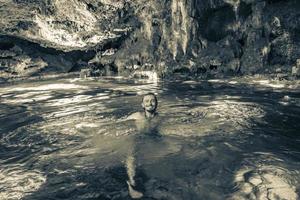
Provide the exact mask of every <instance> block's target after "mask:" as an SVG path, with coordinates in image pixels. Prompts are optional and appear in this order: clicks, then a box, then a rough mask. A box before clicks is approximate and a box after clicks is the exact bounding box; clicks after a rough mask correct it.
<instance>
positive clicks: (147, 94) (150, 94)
mask: <svg viewBox="0 0 300 200" xmlns="http://www.w3.org/2000/svg"><path fill="white" fill-rule="evenodd" d="M146 96H153V97H154V100H155V103H156V107H155V109H156V108H157V103H158V102H157V97H156V95H155V94H154V93H152V92H149V93H146V94H145V95H144V96H143V100H142V101H144V98H145V97H146Z"/></svg>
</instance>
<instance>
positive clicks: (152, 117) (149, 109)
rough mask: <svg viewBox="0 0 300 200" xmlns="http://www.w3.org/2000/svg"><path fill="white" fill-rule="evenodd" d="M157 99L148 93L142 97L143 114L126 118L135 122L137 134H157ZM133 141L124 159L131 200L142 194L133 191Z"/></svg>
mask: <svg viewBox="0 0 300 200" xmlns="http://www.w3.org/2000/svg"><path fill="white" fill-rule="evenodd" d="M157 105H158V103H157V97H156V95H155V94H153V93H148V94H146V95H145V96H144V97H143V101H142V107H143V109H144V112H136V113H133V114H132V115H130V116H129V117H128V119H133V120H135V124H136V127H137V129H138V131H139V133H144V134H152V133H155V134H157V130H156V129H157V126H158V121H159V120H158V117H157V116H158V113H157V112H156V109H157ZM135 143H136V142H135V141H134V142H133V144H132V146H131V147H130V152H129V155H128V157H127V159H126V169H127V174H128V178H129V180H128V181H127V185H128V190H129V194H130V196H131V198H133V199H139V198H141V197H143V193H142V192H139V191H137V190H136V189H134V188H135V187H136V182H135V172H136V170H135V168H136V166H135V157H134V154H135V151H136V145H135Z"/></svg>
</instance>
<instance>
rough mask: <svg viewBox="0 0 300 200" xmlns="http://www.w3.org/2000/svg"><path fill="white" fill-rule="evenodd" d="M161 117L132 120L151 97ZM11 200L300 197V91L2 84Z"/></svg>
mask: <svg viewBox="0 0 300 200" xmlns="http://www.w3.org/2000/svg"><path fill="white" fill-rule="evenodd" d="M147 92H154V93H156V94H157V95H158V102H159V106H158V112H159V114H160V117H161V120H160V124H159V127H158V129H157V130H156V131H157V132H158V134H159V136H152V135H151V133H149V134H147V135H144V134H140V133H139V132H138V130H137V128H136V125H135V122H134V121H132V120H126V117H127V116H128V115H130V114H132V113H133V112H137V111H142V110H141V98H142V95H143V94H145V93H147ZM0 95H1V102H0V199H1V200H2V199H3V200H8V199H25V200H31V199H32V200H36V199H78V200H81V199H101V200H102V199H103V200H105V199H131V198H130V195H129V193H128V186H127V183H126V181H127V180H128V178H129V177H128V175H127V172H126V159H127V158H128V156H132V157H134V159H135V168H136V176H135V179H136V184H137V186H136V187H137V189H138V190H139V191H141V192H142V193H143V195H144V196H143V198H142V199H197V200H198V199H222V200H223V199H298V198H299V189H300V185H299V181H300V167H299V166H300V133H299V130H300V123H299V121H300V91H299V88H298V87H297V85H295V84H294V85H293V83H291V84H290V85H285V84H282V83H271V82H269V81H266V80H258V81H248V80H246V81H245V80H234V81H233V80H210V81H199V82H196V81H183V80H173V81H164V82H147V81H142V80H127V79H122V78H120V79H117V78H106V79H85V80H81V79H60V80H55V81H53V80H52V81H40V82H27V83H18V84H13V85H2V86H1V87H0Z"/></svg>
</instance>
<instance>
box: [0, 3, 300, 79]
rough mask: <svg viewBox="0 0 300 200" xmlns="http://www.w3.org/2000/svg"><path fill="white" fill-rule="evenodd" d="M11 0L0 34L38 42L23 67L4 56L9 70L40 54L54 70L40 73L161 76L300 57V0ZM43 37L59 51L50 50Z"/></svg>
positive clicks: (219, 72)
mask: <svg viewBox="0 0 300 200" xmlns="http://www.w3.org/2000/svg"><path fill="white" fill-rule="evenodd" d="M4 2H5V3H4V4H2V5H0V15H1V16H2V17H3V20H2V21H1V22H0V27H1V30H0V34H1V35H4V36H13V37H16V38H20V39H21V40H27V41H30V42H33V44H34V45H32V46H31V43H30V44H29V46H31V47H32V49H33V50H31V51H29V50H28V49H30V48H29V47H27V52H28V53H27V54H26V55H27V56H28V57H30V58H32V60H33V61H27V62H23V64H22V66H23V67H19V68H18V70H13V68H15V67H14V66H15V65H14V64H13V62H12V64H7V59H12V57H5V56H2V57H0V60H2V61H1V62H0V64H1V63H2V64H1V66H0V70H2V71H5V72H6V74H7V75H8V76H9V73H10V72H14V73H13V74H14V75H16V76H17V75H20V74H22V75H24V74H25V75H26V74H28V75H32V74H34V73H29V72H28V73H27V72H26V73H25V72H24V71H22V69H23V68H24V69H27V68H26V66H25V65H27V64H26V63H30V62H35V59H36V58H37V57H38V58H39V62H38V63H39V65H38V66H40V65H41V66H40V67H39V68H47V69H48V70H36V73H38V72H39V71H44V72H45V71H55V70H57V71H58V72H68V71H74V70H80V69H81V68H91V69H92V70H100V71H101V70H102V69H107V68H111V69H112V71H118V72H119V73H121V74H131V73H133V72H134V71H138V70H155V71H157V72H159V74H160V75H161V76H167V75H172V74H173V73H177V72H179V73H185V74H189V75H195V76H199V75H201V76H202V75H204V76H206V75H212V76H224V75H237V74H255V73H273V72H276V71H277V72H278V71H281V72H286V73H290V72H291V69H292V66H293V65H294V64H295V63H296V60H297V59H299V58H300V39H299V33H300V29H299V27H300V26H299V24H300V2H299V1H297V0H285V1H283V0H153V1H146V0H140V1H131V0H126V1H125V0H115V1H112V0H98V1H96V0H71V1H65V0H60V1H58V0H42V1H35V0H7V1H4ZM2 38H3V37H2ZM1 40H3V39H1V37H0V46H1V45H5V42H2V43H1ZM36 44H37V45H40V46H41V48H42V49H43V48H44V49H47V48H50V49H55V50H57V52H56V53H52V54H49V53H45V51H41V49H40V48H36V46H35V45H36ZM16 45H17V46H19V48H21V49H22V48H24V47H22V43H20V42H19V44H16ZM4 49H5V48H2V49H1V48H0V51H11V52H13V51H14V50H10V49H5V50H4ZM25 49H26V48H25ZM75 51H77V52H80V53H78V54H77V56H75V57H74V53H68V52H75ZM39 52H41V55H40V56H39V55H38V54H39ZM85 52H86V54H88V55H87V56H85ZM78 55H80V56H78ZM49 56H50V57H51V59H49ZM56 56H57V57H56ZM47 58H48V59H47ZM5 59H6V61H5V62H4V61H3V60H5ZM13 59H15V58H13ZM56 60H58V61H57V62H55V61H56ZM59 60H60V61H59ZM3 63H4V64H3ZM5 63H6V64H5ZM24 63H25V64H24ZM42 63H43V64H42ZM28 65H35V66H36V64H32V63H31V64H28ZM46 66H48V67H46ZM49 66H50V67H49ZM66 66H68V67H66ZM31 68H32V67H31ZM278 68H279V70H278ZM51 69H53V70H51ZM62 69H63V70H62ZM36 73H35V74H36ZM2 74H3V73H2Z"/></svg>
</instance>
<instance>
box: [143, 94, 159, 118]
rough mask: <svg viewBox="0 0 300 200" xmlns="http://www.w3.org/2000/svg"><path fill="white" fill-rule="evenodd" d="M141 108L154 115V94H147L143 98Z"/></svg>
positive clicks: (155, 106)
mask: <svg viewBox="0 0 300 200" xmlns="http://www.w3.org/2000/svg"><path fill="white" fill-rule="evenodd" d="M142 107H143V108H144V109H145V111H147V112H150V113H154V112H155V111H156V108H157V98H156V96H155V94H153V93H148V94H146V95H145V96H144V97H143V102H142Z"/></svg>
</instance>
